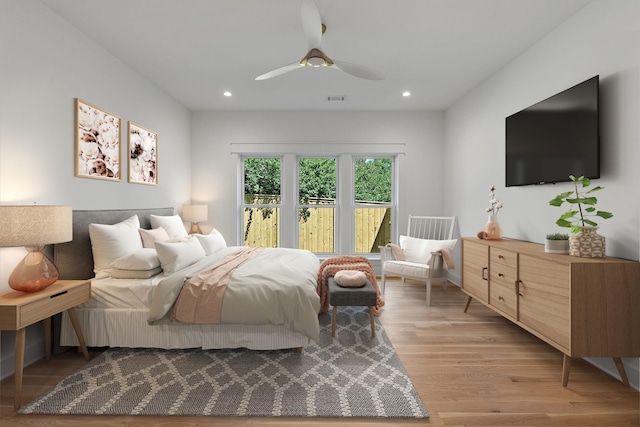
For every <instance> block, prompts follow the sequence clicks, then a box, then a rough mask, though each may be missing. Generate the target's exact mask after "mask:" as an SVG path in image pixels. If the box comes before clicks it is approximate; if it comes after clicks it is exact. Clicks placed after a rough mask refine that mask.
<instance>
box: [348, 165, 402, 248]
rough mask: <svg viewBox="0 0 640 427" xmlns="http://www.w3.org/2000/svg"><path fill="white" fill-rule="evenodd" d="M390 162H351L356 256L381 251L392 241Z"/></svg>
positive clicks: (391, 174) (391, 175)
mask: <svg viewBox="0 0 640 427" xmlns="http://www.w3.org/2000/svg"><path fill="white" fill-rule="evenodd" d="M392 166H393V161H392V159H390V158H375V159H371V158H356V159H355V161H354V177H355V178H354V183H353V186H354V188H353V194H354V198H353V202H354V224H355V226H354V229H353V235H354V248H355V251H354V252H355V253H356V254H370V253H377V252H380V249H378V247H379V246H384V245H386V244H387V243H389V242H390V241H391V212H392V208H393V205H392V200H393V198H392V188H393V186H392V184H393V180H392V177H393V173H392V172H393V170H392Z"/></svg>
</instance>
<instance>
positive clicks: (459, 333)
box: [0, 282, 640, 427]
mask: <svg viewBox="0 0 640 427" xmlns="http://www.w3.org/2000/svg"><path fill="white" fill-rule="evenodd" d="M431 298H432V306H431V307H427V305H426V303H425V290H424V285H419V284H406V285H403V284H401V283H400V282H392V283H388V284H387V293H386V295H385V301H386V305H385V307H384V309H383V314H382V316H381V318H380V320H381V322H382V324H383V326H384V328H385V330H386V331H387V334H388V335H389V337H390V338H391V341H392V342H393V344H394V346H395V348H396V350H397V352H398V354H399V356H400V358H401V360H402V363H403V364H404V366H405V368H406V369H407V371H408V373H409V376H410V377H411V379H412V381H413V383H414V385H415V387H416V389H417V390H418V392H419V394H420V397H421V398H422V400H423V402H424V404H425V406H426V408H427V410H428V411H429V414H430V419H429V420H427V421H425V420H356V421H354V420H348V419H300V418H296V419H281V418H209V417H115V416H113V417H108V416H102V417H101V416H53V417H52V416H31V415H29V416H28V415H16V413H15V411H14V410H13V377H10V378H7V379H6V380H4V381H3V382H2V383H0V425H2V426H5V425H6V426H39V427H44V426H61V425H65V426H74V425H77V426H122V425H126V426H185V427H186V426H196V425H212V424H215V425H220V426H225V425H228V426H243V425H244V426H258V425H270V426H280V425H291V426H294V425H295V426H308V425H324V424H332V425H349V426H365V425H367V426H368V425H377V426H380V425H385V426H387V425H433V426H507V425H509V426H514V425H517V426H607V427H612V426H640V409H639V407H640V394H639V393H638V392H637V391H635V390H633V389H630V388H627V387H624V386H623V385H622V383H620V382H619V381H617V380H615V379H614V378H612V377H610V376H609V375H607V374H605V373H603V372H601V371H600V370H598V369H597V368H595V367H593V366H591V365H590V364H588V363H586V362H584V361H582V360H580V359H578V360H575V361H574V363H573V367H572V370H571V376H570V379H569V385H568V387H567V388H563V387H562V386H561V383H560V382H561V368H562V355H561V354H560V353H559V352H558V351H557V350H555V349H553V348H552V347H550V346H548V345H547V344H545V343H543V342H542V341H540V340H538V339H537V338H535V337H533V336H532V335H531V334H529V333H528V332H525V331H523V330H522V329H520V328H518V327H517V326H514V325H513V324H511V323H510V322H509V321H507V320H504V319H503V318H502V317H500V316H498V315H496V314H494V313H493V312H492V311H491V310H489V309H487V308H485V307H484V306H482V305H480V304H479V303H476V302H474V303H472V304H471V307H470V308H469V311H468V312H467V313H463V307H464V303H465V302H466V296H465V295H464V294H463V293H462V292H460V290H459V289H458V288H457V287H456V286H453V285H450V286H449V287H448V289H447V290H446V291H444V290H443V289H442V288H441V287H439V286H434V288H433V292H432V296H431ZM96 354H98V351H97V350H94V351H92V352H91V356H92V357H94V356H95V355H96ZM84 363H85V362H84V359H83V358H82V355H81V354H78V353H76V352H74V351H68V352H66V353H64V354H61V355H58V356H55V357H54V358H53V359H52V360H51V361H50V362H45V361H40V362H37V363H35V364H33V365H31V366H29V367H27V368H26V369H25V375H24V386H23V397H22V401H23V403H24V404H26V403H27V402H29V401H30V400H32V399H34V398H35V397H37V396H38V395H40V394H42V393H44V392H45V391H46V390H47V389H48V388H49V387H51V386H53V385H54V384H56V383H57V382H58V381H60V380H61V379H63V378H64V377H66V376H68V375H69V374H71V373H72V372H74V371H75V370H77V369H78V368H80V367H81V366H83V365H84Z"/></svg>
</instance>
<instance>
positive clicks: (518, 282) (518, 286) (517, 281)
mask: <svg viewBox="0 0 640 427" xmlns="http://www.w3.org/2000/svg"><path fill="white" fill-rule="evenodd" d="M520 282H521V280H516V296H522V294H521V293H520Z"/></svg>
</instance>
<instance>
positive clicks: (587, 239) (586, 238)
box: [569, 226, 605, 258]
mask: <svg viewBox="0 0 640 427" xmlns="http://www.w3.org/2000/svg"><path fill="white" fill-rule="evenodd" d="M597 229H598V227H591V226H584V227H580V232H578V233H576V234H572V235H571V236H569V255H572V256H579V257H582V258H604V256H605V238H604V237H603V236H601V235H599V234H598V233H597V232H596V230H597Z"/></svg>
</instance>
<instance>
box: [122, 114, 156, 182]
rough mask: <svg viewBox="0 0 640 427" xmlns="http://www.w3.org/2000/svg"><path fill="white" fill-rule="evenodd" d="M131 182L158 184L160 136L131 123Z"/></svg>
mask: <svg viewBox="0 0 640 427" xmlns="http://www.w3.org/2000/svg"><path fill="white" fill-rule="evenodd" d="M129 182H132V183H135V184H148V185H156V184H157V183H158V134H157V133H155V132H154V131H152V130H149V129H146V128H144V127H142V126H140V125H137V124H135V123H133V122H129Z"/></svg>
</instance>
